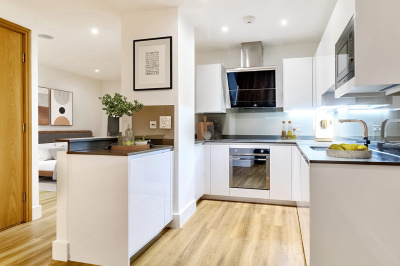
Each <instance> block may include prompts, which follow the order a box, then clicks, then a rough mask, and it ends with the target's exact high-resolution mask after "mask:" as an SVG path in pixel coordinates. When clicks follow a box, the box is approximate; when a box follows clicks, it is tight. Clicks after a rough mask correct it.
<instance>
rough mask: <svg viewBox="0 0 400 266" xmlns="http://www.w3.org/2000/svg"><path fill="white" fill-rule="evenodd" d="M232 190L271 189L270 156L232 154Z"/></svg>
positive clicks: (230, 181)
mask: <svg viewBox="0 0 400 266" xmlns="http://www.w3.org/2000/svg"><path fill="white" fill-rule="evenodd" d="M229 174H230V175H229V186H230V187H231V188H245V189H261V190H269V189H270V155H269V154H265V153H254V152H252V153H230V173H229Z"/></svg>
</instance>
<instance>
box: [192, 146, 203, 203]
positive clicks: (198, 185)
mask: <svg viewBox="0 0 400 266" xmlns="http://www.w3.org/2000/svg"><path fill="white" fill-rule="evenodd" d="M194 156H195V171H194V177H195V184H194V187H195V190H194V195H195V199H196V200H198V199H199V198H200V197H201V196H203V195H204V177H205V175H204V145H196V146H195V147H194Z"/></svg>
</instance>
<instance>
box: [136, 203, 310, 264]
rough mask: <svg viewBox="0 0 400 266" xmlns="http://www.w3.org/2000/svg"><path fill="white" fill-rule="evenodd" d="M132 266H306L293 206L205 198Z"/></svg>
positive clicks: (295, 211) (295, 210)
mask: <svg viewBox="0 0 400 266" xmlns="http://www.w3.org/2000/svg"><path fill="white" fill-rule="evenodd" d="M132 265H204V266H206V265H207V266H212V265H229V266H234V265H251V266H253V265H254V266H256V265H263V266H264V265H265V266H280V265H282V266H283V265H288V266H296V265H299V266H303V265H305V259H304V253H303V246H302V241H301V235H300V229H299V222H298V217H297V209H296V207H285V206H274V205H266V204H252V203H237V202H223V201H212V200H203V201H201V202H199V204H198V205H197V211H196V213H195V214H194V215H193V216H192V217H191V218H190V219H189V221H188V222H187V223H186V224H185V225H184V228H181V229H171V230H169V231H168V232H166V234H165V235H164V236H163V237H161V239H160V240H158V241H157V242H156V243H155V244H154V245H153V246H151V247H150V248H149V249H148V250H147V251H146V252H145V253H144V254H143V255H142V256H141V257H139V258H138V259H137V260H136V261H135V262H133V264H132Z"/></svg>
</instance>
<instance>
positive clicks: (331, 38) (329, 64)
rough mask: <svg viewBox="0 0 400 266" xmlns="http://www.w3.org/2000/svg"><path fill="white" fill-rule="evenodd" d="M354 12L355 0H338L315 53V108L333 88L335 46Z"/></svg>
mask: <svg viewBox="0 0 400 266" xmlns="http://www.w3.org/2000/svg"><path fill="white" fill-rule="evenodd" d="M354 12H355V0H338V2H337V4H336V6H335V9H334V10H333V12H332V15H331V18H330V19H329V22H328V25H327V26H326V28H325V32H324V34H323V36H322V39H321V41H320V43H319V46H318V48H317V52H316V53H315V68H316V70H315V74H316V77H315V89H316V96H317V100H316V103H317V107H319V106H321V105H322V94H324V93H325V92H326V91H328V90H329V88H331V87H332V86H335V45H336V42H337V40H338V39H339V37H340V35H341V34H342V32H343V30H344V29H345V28H346V25H347V23H348V22H349V21H350V19H351V17H352V16H353V14H354Z"/></svg>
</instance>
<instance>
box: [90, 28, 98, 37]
mask: <svg viewBox="0 0 400 266" xmlns="http://www.w3.org/2000/svg"><path fill="white" fill-rule="evenodd" d="M91 32H92V34H94V35H97V34H99V30H98V29H96V28H93V29H92V30H91Z"/></svg>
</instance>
